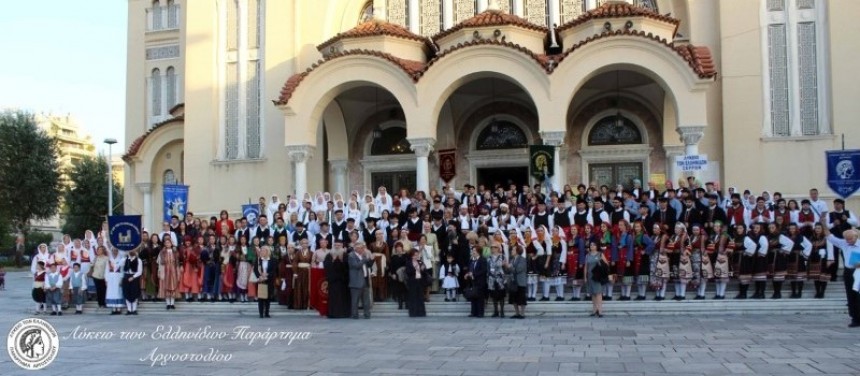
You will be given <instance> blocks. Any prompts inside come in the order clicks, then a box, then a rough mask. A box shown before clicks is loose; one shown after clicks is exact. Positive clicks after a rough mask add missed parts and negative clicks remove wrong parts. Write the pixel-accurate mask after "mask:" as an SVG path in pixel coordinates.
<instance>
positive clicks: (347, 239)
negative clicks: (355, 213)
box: [334, 218, 362, 249]
mask: <svg viewBox="0 0 860 376" xmlns="http://www.w3.org/2000/svg"><path fill="white" fill-rule="evenodd" d="M353 233H355V234H357V235H358V240H362V235H361V231H360V230H359V229H358V227H356V226H355V220H354V219H352V218H347V219H346V227H344V229H343V231H341V232H338V233H335V234H334V235H335V241H337V240H340V241H341V242H343V247H344V248H347V249H351V248H352V246H353V244H352V236H351V235H352V234H353Z"/></svg>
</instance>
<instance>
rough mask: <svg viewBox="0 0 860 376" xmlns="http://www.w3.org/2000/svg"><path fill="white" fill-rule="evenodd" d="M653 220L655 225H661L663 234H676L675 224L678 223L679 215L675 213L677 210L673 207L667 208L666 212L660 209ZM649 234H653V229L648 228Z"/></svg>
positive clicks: (652, 216) (653, 215) (652, 217)
mask: <svg viewBox="0 0 860 376" xmlns="http://www.w3.org/2000/svg"><path fill="white" fill-rule="evenodd" d="M651 219H652V220H653V221H654V222H653V223H659V224H660V225H661V226H660V227H661V228H662V229H663V233H667V232H666V231H668V233H669V234H673V233H674V232H675V223H677V221H678V213H676V212H675V209H674V208H672V207H671V206H668V205H667V206H666V211H665V212H662V211H660V209H659V208H658V209H657V211H655V212H654V214H652V215H651ZM645 231H647V232H648V233H649V234H653V229H652V228H646V229H645Z"/></svg>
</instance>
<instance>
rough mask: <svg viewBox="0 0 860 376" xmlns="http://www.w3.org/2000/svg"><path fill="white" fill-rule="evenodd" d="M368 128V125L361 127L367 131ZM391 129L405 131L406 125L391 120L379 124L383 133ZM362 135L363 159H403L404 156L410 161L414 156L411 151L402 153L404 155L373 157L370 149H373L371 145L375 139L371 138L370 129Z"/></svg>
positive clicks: (396, 120) (400, 121)
mask: <svg viewBox="0 0 860 376" xmlns="http://www.w3.org/2000/svg"><path fill="white" fill-rule="evenodd" d="M368 127H370V125H369V124H367V125H366V126H365V127H362V128H364V129H368ZM391 128H403V129H404V130H406V123H405V122H404V121H403V120H398V119H391V120H387V121H385V122H382V123H380V124H379V129H380V130H382V131H383V132H384V131H387V130H390V129H391ZM362 133H364V134H365V136H364V140H363V147H362V149H361V150H362V156H363V157H365V158H367V157H385V158H399V157H403V156H404V155H405V156H407V157H409V158H410V159H414V155H413V154H412V151H411V150H410V151H409V152H408V153H404V154H384V155H380V154H378V155H373V152H372V149H373V143H374V141H375V139H374V138H373V131H372V128H371V131H370V132H362Z"/></svg>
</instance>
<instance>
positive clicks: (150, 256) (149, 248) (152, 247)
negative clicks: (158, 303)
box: [139, 234, 161, 301]
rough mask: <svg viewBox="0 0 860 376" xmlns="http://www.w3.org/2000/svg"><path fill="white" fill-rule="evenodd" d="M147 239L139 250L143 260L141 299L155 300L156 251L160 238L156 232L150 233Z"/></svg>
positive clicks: (156, 278) (156, 291) (158, 249)
mask: <svg viewBox="0 0 860 376" xmlns="http://www.w3.org/2000/svg"><path fill="white" fill-rule="evenodd" d="M148 240H149V241H148V242H147V243H145V244H144V245H143V249H142V250H141V251H140V255H139V257H140V259H141V261H143V278H142V280H143V283H142V285H143V295H142V299H143V300H150V301H152V300H155V297H156V296H157V295H158V262H157V261H156V260H158V253H159V252H161V240H160V239H159V238H158V234H152V236H150V237H149V239H148Z"/></svg>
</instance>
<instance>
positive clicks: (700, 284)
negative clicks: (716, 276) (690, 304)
mask: <svg viewBox="0 0 860 376" xmlns="http://www.w3.org/2000/svg"><path fill="white" fill-rule="evenodd" d="M707 242H708V234H707V233H705V232H704V231H702V227H701V226H700V225H698V224H695V225H693V228H692V236H691V238H690V245H689V246H688V247H689V248H688V249H689V251H690V262H691V266H692V272H693V274H692V280H691V283H690V285H691V286H692V287H693V288H696V289H697V291H696V298H695V299H696V300H703V299H705V291H706V290H707V288H708V279H710V277H709V278H704V277H703V272H702V269H703V267H704V264H705V259H706V258H708V257H707V254H706V253H705V252H706V251H705V249H706V246H707ZM708 266H710V267H711V273H710V274H713V265H711V262H710V259H708Z"/></svg>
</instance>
